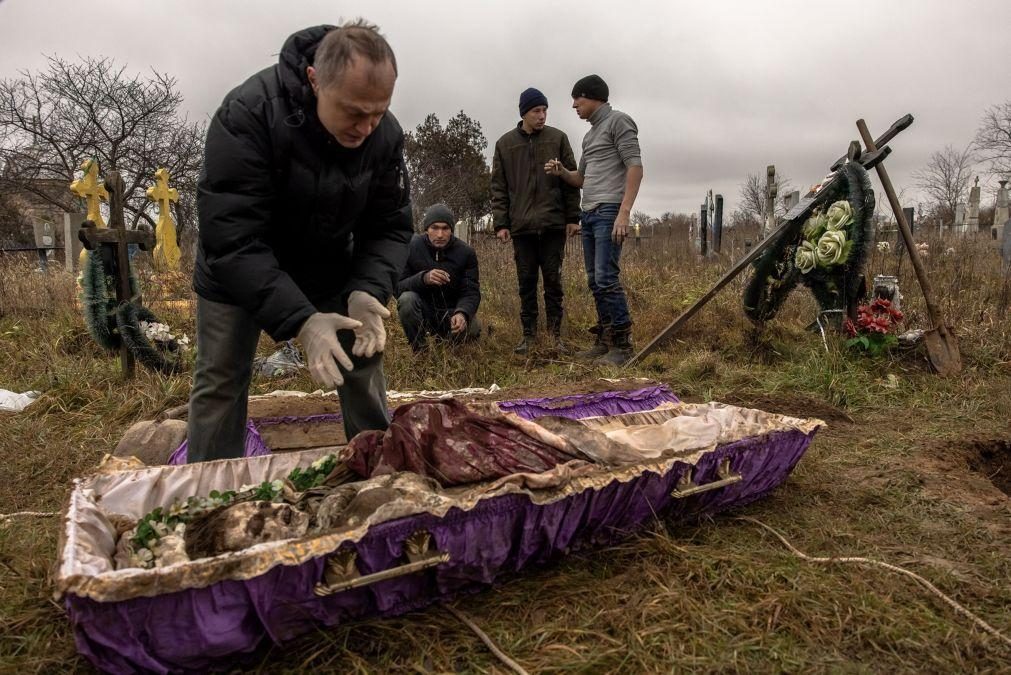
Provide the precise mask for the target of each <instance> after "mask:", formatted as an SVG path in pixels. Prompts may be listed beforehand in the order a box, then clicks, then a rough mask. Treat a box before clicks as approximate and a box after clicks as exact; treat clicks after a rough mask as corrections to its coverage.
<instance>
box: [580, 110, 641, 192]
mask: <svg viewBox="0 0 1011 675" xmlns="http://www.w3.org/2000/svg"><path fill="white" fill-rule="evenodd" d="M638 134H639V128H638V127H637V126H636V125H635V122H634V121H633V120H632V118H631V117H629V116H628V115H627V114H625V113H623V112H621V111H620V110H614V109H613V108H611V104H610V103H605V104H604V105H602V106H600V107H599V108H597V110H596V112H594V113H593V114H592V115H590V130H589V131H588V132H586V135H585V136H583V156H582V157H580V158H579V173H581V174H582V175H583V201H582V203H581V208H582V209H583V210H584V211H592V210H593V209H595V208H596V207H597V206H599V205H600V204H620V203H621V200H622V198H623V197H624V196H625V171H626V167H629V166H642V155H641V153H640V152H639V136H638Z"/></svg>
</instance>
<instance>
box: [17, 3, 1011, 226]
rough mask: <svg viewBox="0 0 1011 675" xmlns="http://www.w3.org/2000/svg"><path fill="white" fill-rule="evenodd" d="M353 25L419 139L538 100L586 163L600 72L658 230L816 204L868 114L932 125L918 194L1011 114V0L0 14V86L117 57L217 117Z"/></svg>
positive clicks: (873, 119) (905, 149) (922, 149)
mask: <svg viewBox="0 0 1011 675" xmlns="http://www.w3.org/2000/svg"><path fill="white" fill-rule="evenodd" d="M357 16H363V17H365V18H367V19H369V20H371V21H374V22H375V23H377V24H379V25H380V27H381V28H382V30H383V32H384V33H385V34H386V36H387V38H388V39H389V41H390V43H391V44H392V45H393V48H394V50H395V51H396V53H397V59H398V62H399V64H400V79H399V81H398V83H397V90H396V94H395V95H394V99H393V108H392V109H393V110H394V112H395V113H396V114H397V116H398V118H399V119H400V121H401V123H402V124H403V126H404V128H405V129H412V128H414V127H415V126H416V125H417V124H418V123H420V122H421V121H422V120H423V119H424V117H425V115H427V114H428V113H430V112H434V113H436V114H437V115H438V116H439V118H440V119H441V120H442V121H443V122H445V121H446V119H448V118H449V117H451V116H452V115H453V114H455V113H456V112H457V111H458V110H461V109H462V110H464V111H465V112H466V113H467V114H468V115H470V116H471V117H473V118H475V119H477V120H478V121H479V122H480V123H481V126H482V128H483V129H484V132H485V135H486V136H487V138H488V141H489V145H490V146H491V145H493V144H494V141H495V139H496V138H497V137H498V136H499V135H500V134H502V133H503V132H505V131H506V130H508V129H509V128H511V127H512V126H513V125H514V124H515V123H516V121H517V120H518V112H517V102H518V97H519V93H520V92H521V91H522V90H523V89H525V88H526V87H528V86H535V87H537V88H539V89H541V91H543V92H544V93H545V94H546V96H547V98H548V101H549V110H548V123H549V124H552V125H554V126H557V127H560V128H561V129H563V130H564V131H565V132H567V133H568V135H569V138H570V140H571V141H572V144H573V146H574V147H575V148H576V149H577V155H578V148H579V145H580V143H581V140H582V137H583V134H584V133H585V131H586V129H587V128H588V126H587V124H586V123H585V122H582V121H580V120H579V119H578V118H577V117H576V115H575V113H574V112H573V111H572V110H571V108H570V107H569V106H570V105H571V98H570V97H569V92H570V91H571V88H572V84H573V83H574V82H575V81H576V80H577V79H578V78H579V77H581V76H583V75H586V74H589V73H598V74H599V75H601V76H602V77H603V78H604V79H605V80H606V81H607V83H608V85H609V86H610V89H611V102H612V103H613V104H614V106H615V107H616V108H619V109H621V110H624V111H625V112H627V113H629V114H630V115H632V117H633V118H634V119H635V120H636V122H637V123H638V125H639V131H640V142H641V145H642V148H643V159H644V162H645V167H646V178H645V181H644V183H643V188H642V191H641V193H640V196H639V201H638V202H637V204H636V206H637V208H641V209H642V210H645V211H647V212H649V213H651V214H653V215H659V214H660V213H662V212H664V211H668V210H674V211H679V212H694V211H695V210H696V209H697V208H698V205H699V204H700V203H701V202H702V199H703V197H704V195H705V191H706V190H707V189H710V188H711V189H713V190H714V192H717V193H722V194H723V195H724V196H725V197H726V199H727V202H728V210H731V211H732V210H733V209H734V208H735V207H736V204H737V201H738V200H737V195H738V191H739V185H740V184H741V182H743V180H744V178H745V176H746V175H747V174H748V173H755V174H759V175H761V174H764V172H765V166H766V165H767V164H775V165H776V166H777V168H778V170H779V171H780V172H781V174H783V175H786V176H788V177H789V178H791V179H792V181H793V183H794V185H795V186H797V187H798V188H801V189H802V190H803V188H804V187H806V186H808V185H810V184H812V183H815V182H817V181H818V180H819V179H820V178H821V177H822V176H823V175H824V174H825V172H826V170H827V167H828V164H829V163H830V162H831V161H832V160H834V159H835V158H836V157H837V156H839V155H840V154H842V152H843V151H844V150H845V148H846V145H847V143H848V141H849V140H851V139H854V138H857V137H858V135H857V132H856V128H855V126H854V122H855V121H856V120H857V119H858V118H859V117H863V118H865V119H866V120H867V122H868V124H869V125H870V128H871V131H872V133H875V134H878V133H880V132H881V131H884V129H885V128H887V127H888V126H889V125H890V124H891V123H892V122H893V121H894V120H895V119H897V118H899V117H901V116H902V115H903V114H905V113H907V112H908V113H912V114H913V116H914V117H915V118H916V122H915V123H914V125H913V126H912V127H911V128H910V129H909V130H907V131H906V132H904V133H903V134H902V136H900V137H899V138H898V139H896V141H895V142H893V143H892V148H893V151H894V152H893V154H892V156H891V158H890V159H889V160H888V162H889V163H888V166H889V168H890V173H891V174H892V179H893V182H895V183H896V186H897V188H898V189H903V188H908V189H909V193H908V194H910V195H911V194H912V192H913V190H912V188H911V178H910V174H911V172H912V171H913V170H915V169H917V168H919V167H921V166H923V165H924V164H925V163H926V161H927V159H928V157H929V155H930V153H931V152H933V151H935V150H939V149H941V148H942V147H943V146H944V145H946V144H952V145H954V146H957V147H959V148H961V147H963V146H965V144H967V143H968V142H969V141H970V140H972V138H973V136H974V134H975V130H976V127H977V125H978V122H979V119H980V117H981V115H982V113H983V111H984V109H985V108H986V107H987V106H989V105H993V104H996V103H999V102H1002V101H1005V100H1009V99H1011V0H990V1H983V0H979V1H970V0H957V1H956V0H888V1H887V2H886V1H884V0H878V1H877V2H873V1H870V0H846V1H844V2H817V1H814V0H806V1H803V2H802V1H795V0H788V1H777V2H772V1H770V0H765V1H759V0H750V1H747V0H722V1H721V0H708V1H701V2H696V1H687V0H682V1H677V2H674V1H671V0H667V1H662V2H635V1H633V0H619V1H617V2H616V1H615V0H602V1H597V0H582V2H567V1H563V0H556V1H555V2H545V1H543V0H541V1H540V2H530V1H527V0H515V1H513V2H509V3H499V2H494V3H493V2H488V1H483V0H460V1H457V0H454V1H445V2H443V1H440V2H419V1H413V2H407V1H395V0H345V1H343V2H332V1H331V2H325V1H322V0H287V1H286V2H279V1H278V0H273V1H266V0H241V1H239V0H214V1H212V0H174V1H173V2H135V1H133V0H129V1H128V0H121V1H120V2H112V1H110V0H88V2H83V1H82V0H0V77H11V76H15V75H16V74H17V71H18V70H20V69H25V68H28V69H36V68H39V67H40V66H41V65H42V64H43V62H44V55H59V56H63V57H73V56H74V55H85V54H88V55H104V56H111V57H114V58H115V59H116V60H117V61H118V62H120V63H121V64H126V65H128V66H129V67H130V68H131V69H135V70H144V69H147V68H155V69H157V70H159V71H162V72H166V73H169V74H171V75H174V76H175V77H176V78H177V79H178V82H179V88H180V90H181V91H182V92H183V94H184V96H185V97H186V106H187V108H188V112H189V114H190V115H191V116H192V117H195V118H196V117H199V118H203V117H206V116H208V115H210V114H211V113H213V111H214V109H215V108H216V107H217V105H218V103H219V102H220V100H221V98H222V97H223V96H224V94H225V93H226V92H227V91H228V90H229V89H231V88H232V87H234V86H236V85H237V84H238V83H240V82H241V81H242V80H244V79H245V78H246V77H248V76H249V75H251V74H252V73H254V72H256V71H257V70H259V69H261V68H263V67H265V66H267V65H269V64H271V63H274V62H276V55H277V52H278V50H279V49H280V46H281V44H282V43H283V42H284V39H285V38H286V37H287V36H288V35H289V34H290V33H292V32H294V31H296V30H299V29H301V28H304V27H306V26H311V25H316V24H321V23H335V22H338V21H339V20H340V19H341V18H354V17H357ZM490 151H491V149H490V147H489V150H488V153H489V154H490ZM987 180H988V177H987V176H986V175H985V173H984V172H982V171H981V182H985V181H987ZM913 199H915V197H909V199H908V200H907V201H911V200H913ZM984 205H985V204H984Z"/></svg>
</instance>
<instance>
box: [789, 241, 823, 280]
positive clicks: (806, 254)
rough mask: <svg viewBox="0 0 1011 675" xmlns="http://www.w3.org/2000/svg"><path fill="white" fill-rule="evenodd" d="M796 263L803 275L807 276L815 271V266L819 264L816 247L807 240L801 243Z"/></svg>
mask: <svg viewBox="0 0 1011 675" xmlns="http://www.w3.org/2000/svg"><path fill="white" fill-rule="evenodd" d="M794 262H795V263H796V265H797V269H799V270H800V273H801V274H807V273H808V272H810V271H811V270H813V269H814V268H815V265H817V264H818V250H817V248H815V245H814V244H812V243H811V242H809V241H808V240H806V239H805V240H804V241H802V242H800V246H798V247H797V255H796V257H795V258H794Z"/></svg>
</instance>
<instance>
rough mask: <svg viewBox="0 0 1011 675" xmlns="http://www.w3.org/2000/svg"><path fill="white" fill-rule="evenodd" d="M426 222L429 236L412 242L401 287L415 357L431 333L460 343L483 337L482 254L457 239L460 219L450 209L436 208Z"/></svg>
mask: <svg viewBox="0 0 1011 675" xmlns="http://www.w3.org/2000/svg"><path fill="white" fill-rule="evenodd" d="M423 222H424V227H425V233H424V234H417V235H414V239H412V240H411V247H410V251H409V253H408V256H407V264H406V265H404V271H403V272H401V274H400V283H398V284H397V294H398V295H397V313H398V314H399V315H400V323H401V325H403V327H404V334H405V335H407V340H408V342H410V343H411V347H412V348H413V349H414V351H415V352H419V351H421V350H422V349H424V348H425V343H426V340H427V338H428V335H429V333H431V334H434V335H438V336H439V337H442V338H449V339H451V340H454V341H462V340H476V339H477V338H478V337H479V336H480V335H481V323H480V322H479V321H478V319H477V308H478V305H480V304H481V284H480V280H479V275H478V267H477V254H476V253H475V252H474V249H472V248H471V247H470V246H468V245H467V244H466V243H464V242H462V241H460V240H459V239H457V238H456V237H455V236H454V235H453V225H454V223H455V222H456V219H454V218H453V213H452V211H450V210H449V207H448V206H446V205H445V204H434V205H433V206H430V207H429V208H428V210H427V211H425V217H424V221H423Z"/></svg>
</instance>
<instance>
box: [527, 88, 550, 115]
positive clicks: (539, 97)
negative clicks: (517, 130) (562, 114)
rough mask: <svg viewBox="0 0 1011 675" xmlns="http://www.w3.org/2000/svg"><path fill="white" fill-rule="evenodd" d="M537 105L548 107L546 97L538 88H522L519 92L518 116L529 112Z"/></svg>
mask: <svg viewBox="0 0 1011 675" xmlns="http://www.w3.org/2000/svg"><path fill="white" fill-rule="evenodd" d="M539 105H542V106H544V107H545V108H546V107H548V97H547V96H545V95H544V94H542V93H541V92H540V90H539V89H534V88H533V87H530V88H529V89H526V90H524V92H523V93H522V94H520V117H523V116H524V115H526V114H527V113H528V112H530V109H531V108H536V107H537V106H539Z"/></svg>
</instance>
